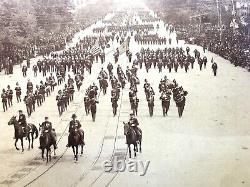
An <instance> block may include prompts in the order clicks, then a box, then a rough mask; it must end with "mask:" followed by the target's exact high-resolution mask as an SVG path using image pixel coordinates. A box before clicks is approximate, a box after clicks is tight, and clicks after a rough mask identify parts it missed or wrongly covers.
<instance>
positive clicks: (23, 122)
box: [18, 110, 28, 137]
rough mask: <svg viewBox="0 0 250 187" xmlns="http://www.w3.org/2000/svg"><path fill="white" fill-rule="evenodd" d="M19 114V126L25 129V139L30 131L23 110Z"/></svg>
mask: <svg viewBox="0 0 250 187" xmlns="http://www.w3.org/2000/svg"><path fill="white" fill-rule="evenodd" d="M18 113H19V118H18V124H19V125H20V126H21V127H22V128H23V131H24V133H25V137H27V135H28V129H27V122H26V116H25V115H24V114H23V111H22V110H19V111H18Z"/></svg>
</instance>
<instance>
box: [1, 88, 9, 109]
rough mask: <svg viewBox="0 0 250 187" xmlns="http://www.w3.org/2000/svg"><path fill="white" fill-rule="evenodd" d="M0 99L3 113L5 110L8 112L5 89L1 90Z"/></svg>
mask: <svg viewBox="0 0 250 187" xmlns="http://www.w3.org/2000/svg"><path fill="white" fill-rule="evenodd" d="M1 98H2V103H3V111H4V112H5V111H6V110H8V107H7V101H8V95H7V93H6V91H5V89H3V91H2V94H1Z"/></svg>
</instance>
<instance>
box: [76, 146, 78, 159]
mask: <svg viewBox="0 0 250 187" xmlns="http://www.w3.org/2000/svg"><path fill="white" fill-rule="evenodd" d="M76 161H78V145H77V146H76Z"/></svg>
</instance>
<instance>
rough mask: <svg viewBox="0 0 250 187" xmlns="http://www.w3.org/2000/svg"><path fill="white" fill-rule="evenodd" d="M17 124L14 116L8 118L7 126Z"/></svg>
mask: <svg viewBox="0 0 250 187" xmlns="http://www.w3.org/2000/svg"><path fill="white" fill-rule="evenodd" d="M16 122H17V119H16V116H12V118H10V121H9V122H8V125H15V124H16Z"/></svg>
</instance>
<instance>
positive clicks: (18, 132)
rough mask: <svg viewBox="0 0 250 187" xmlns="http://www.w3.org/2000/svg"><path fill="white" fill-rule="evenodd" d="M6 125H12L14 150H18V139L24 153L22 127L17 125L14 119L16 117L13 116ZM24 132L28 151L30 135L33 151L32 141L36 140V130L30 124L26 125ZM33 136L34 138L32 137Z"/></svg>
mask: <svg viewBox="0 0 250 187" xmlns="http://www.w3.org/2000/svg"><path fill="white" fill-rule="evenodd" d="M8 125H14V129H15V140H16V141H15V147H16V150H19V148H18V147H17V145H16V144H17V142H18V140H19V139H20V140H21V145H22V152H23V151H24V148H23V138H24V137H25V132H24V130H23V127H22V126H21V125H19V123H18V121H17V119H16V116H13V117H12V118H11V119H10V121H9V122H8ZM26 130H27V136H26V137H27V139H28V141H29V149H30V135H31V148H32V149H33V141H34V139H36V138H37V137H38V130H37V128H36V126H35V125H33V124H31V123H28V124H27V127H26ZM34 135H35V137H34Z"/></svg>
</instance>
